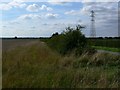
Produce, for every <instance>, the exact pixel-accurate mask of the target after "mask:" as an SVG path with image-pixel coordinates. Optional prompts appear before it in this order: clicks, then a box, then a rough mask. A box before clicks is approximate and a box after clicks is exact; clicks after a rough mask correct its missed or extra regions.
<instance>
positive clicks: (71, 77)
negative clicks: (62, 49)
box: [2, 39, 120, 88]
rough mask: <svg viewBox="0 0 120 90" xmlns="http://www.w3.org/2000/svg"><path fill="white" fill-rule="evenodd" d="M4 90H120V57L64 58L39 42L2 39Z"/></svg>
mask: <svg viewBox="0 0 120 90" xmlns="http://www.w3.org/2000/svg"><path fill="white" fill-rule="evenodd" d="M2 45H3V50H2V51H3V54H2V87H3V88H119V86H120V85H119V84H120V78H119V74H120V71H119V68H120V67H119V64H120V56H118V55H112V54H109V53H98V52H96V53H94V54H90V55H89V54H87V53H84V54H82V55H81V56H75V55H74V54H71V55H64V56H63V55H61V54H60V53H58V52H57V51H55V50H54V49H52V48H50V47H49V46H48V45H47V43H46V42H43V41H40V40H39V39H3V43H2Z"/></svg>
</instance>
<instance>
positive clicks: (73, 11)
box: [65, 10, 80, 15]
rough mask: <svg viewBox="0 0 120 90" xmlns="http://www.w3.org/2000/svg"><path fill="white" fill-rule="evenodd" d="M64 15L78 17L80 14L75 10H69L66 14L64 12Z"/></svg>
mask: <svg viewBox="0 0 120 90" xmlns="http://www.w3.org/2000/svg"><path fill="white" fill-rule="evenodd" d="M65 14H66V15H78V14H80V13H79V11H76V10H71V11H68V12H65Z"/></svg>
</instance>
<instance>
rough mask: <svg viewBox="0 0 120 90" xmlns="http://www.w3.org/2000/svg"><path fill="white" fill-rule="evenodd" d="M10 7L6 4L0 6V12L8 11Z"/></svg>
mask: <svg viewBox="0 0 120 90" xmlns="http://www.w3.org/2000/svg"><path fill="white" fill-rule="evenodd" d="M11 8H12V6H10V5H8V4H0V10H10V9H11Z"/></svg>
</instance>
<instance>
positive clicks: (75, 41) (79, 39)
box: [49, 25, 86, 55]
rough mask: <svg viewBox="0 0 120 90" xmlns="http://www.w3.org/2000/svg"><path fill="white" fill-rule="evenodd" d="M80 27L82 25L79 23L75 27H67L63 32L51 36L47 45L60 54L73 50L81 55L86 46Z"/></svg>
mask: <svg viewBox="0 0 120 90" xmlns="http://www.w3.org/2000/svg"><path fill="white" fill-rule="evenodd" d="M81 28H83V27H81V26H80V25H77V26H76V28H71V27H67V28H66V31H64V32H63V33H61V34H59V35H54V36H52V37H51V39H50V41H49V45H50V46H51V47H54V48H55V49H56V50H57V51H59V52H60V53H61V54H67V53H71V51H75V54H76V55H81V54H82V52H83V51H84V48H85V46H86V38H85V36H84V35H83V34H82V33H81Z"/></svg>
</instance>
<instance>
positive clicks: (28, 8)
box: [26, 4, 39, 12]
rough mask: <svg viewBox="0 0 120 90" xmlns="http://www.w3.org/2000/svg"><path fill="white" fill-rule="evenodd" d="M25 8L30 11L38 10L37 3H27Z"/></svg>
mask: <svg viewBox="0 0 120 90" xmlns="http://www.w3.org/2000/svg"><path fill="white" fill-rule="evenodd" d="M26 10H27V11H30V12H38V11H39V6H38V5H37V4H33V5H29V6H28V7H27V8H26Z"/></svg>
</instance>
